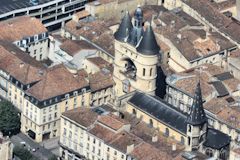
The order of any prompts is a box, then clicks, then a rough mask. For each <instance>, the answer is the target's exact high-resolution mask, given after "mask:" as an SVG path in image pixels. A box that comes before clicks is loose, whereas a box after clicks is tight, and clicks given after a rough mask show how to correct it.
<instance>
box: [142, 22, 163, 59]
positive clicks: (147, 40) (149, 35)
mask: <svg viewBox="0 0 240 160" xmlns="http://www.w3.org/2000/svg"><path fill="white" fill-rule="evenodd" d="M137 51H138V52H139V53H141V54H143V55H157V54H158V53H159V51H160V47H159V46H158V44H157V41H156V37H155V35H154V32H153V29H152V26H151V25H149V26H148V27H147V30H146V31H145V32H144V35H143V38H142V40H141V42H140V44H139V45H138V47H137Z"/></svg>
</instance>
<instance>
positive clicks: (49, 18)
mask: <svg viewBox="0 0 240 160" xmlns="http://www.w3.org/2000/svg"><path fill="white" fill-rule="evenodd" d="M88 2H91V0H51V1H50V0H20V1H17V2H16V1H14V0H7V1H3V2H1V7H0V21H3V20H7V19H11V18H15V17H19V16H24V15H28V16H30V17H36V18H37V19H39V20H40V21H41V22H42V23H43V24H44V26H45V27H47V28H48V29H50V30H54V29H57V28H61V26H62V24H64V23H65V22H66V21H68V20H70V19H71V18H72V15H73V13H75V12H77V11H81V10H83V9H84V8H85V6H84V5H85V4H86V3H88Z"/></svg>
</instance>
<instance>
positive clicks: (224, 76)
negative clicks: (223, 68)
mask: <svg viewBox="0 0 240 160" xmlns="http://www.w3.org/2000/svg"><path fill="white" fill-rule="evenodd" d="M214 77H216V78H217V79H218V80H219V81H225V80H228V79H232V78H234V77H233V75H232V74H231V73H230V72H224V73H221V74H217V75H214Z"/></svg>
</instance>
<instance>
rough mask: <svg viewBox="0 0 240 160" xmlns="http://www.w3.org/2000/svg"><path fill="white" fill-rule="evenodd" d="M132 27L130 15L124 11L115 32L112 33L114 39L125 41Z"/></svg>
mask: <svg viewBox="0 0 240 160" xmlns="http://www.w3.org/2000/svg"><path fill="white" fill-rule="evenodd" d="M132 28H133V25H132V22H131V17H130V15H129V13H128V12H126V14H125V16H124V17H123V19H122V22H121V24H120V26H119V28H118V30H117V32H115V34H114V37H115V39H116V40H118V41H121V42H125V41H126V40H127V37H128V36H129V33H130V31H131V30H132Z"/></svg>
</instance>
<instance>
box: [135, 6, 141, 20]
mask: <svg viewBox="0 0 240 160" xmlns="http://www.w3.org/2000/svg"><path fill="white" fill-rule="evenodd" d="M134 17H135V18H138V19H143V11H142V9H141V8H140V7H139V6H138V7H137V9H136V10H135V12H134Z"/></svg>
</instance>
